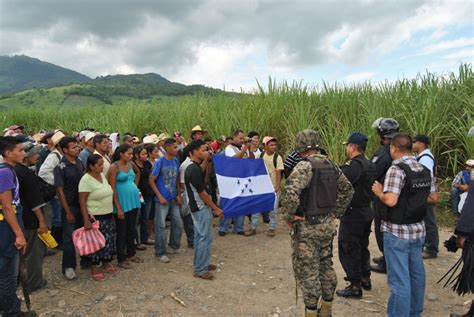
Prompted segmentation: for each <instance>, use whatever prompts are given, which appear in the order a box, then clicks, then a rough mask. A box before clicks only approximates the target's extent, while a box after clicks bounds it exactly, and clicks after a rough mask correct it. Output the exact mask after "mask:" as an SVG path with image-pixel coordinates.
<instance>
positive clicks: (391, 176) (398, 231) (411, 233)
mask: <svg viewBox="0 0 474 317" xmlns="http://www.w3.org/2000/svg"><path fill="white" fill-rule="evenodd" d="M402 162H403V163H405V164H407V165H408V166H409V167H410V168H411V170H412V171H414V172H420V171H422V170H423V165H421V164H420V163H419V162H417V160H416V159H415V158H414V157H413V156H403V157H402V158H400V159H398V160H395V161H393V162H392V166H390V168H389V169H388V171H387V174H386V175H385V181H384V184H383V192H384V193H386V192H391V193H394V194H397V195H400V193H401V192H402V188H403V186H405V178H406V175H405V172H404V171H403V170H402V169H401V168H399V167H398V166H396V165H397V164H399V163H402ZM435 191H436V186H435V180H434V177H433V176H432V180H431V192H435ZM380 230H381V231H382V232H384V231H386V232H390V233H391V234H393V235H395V236H397V237H398V238H400V239H409V240H412V239H419V238H421V237H424V236H425V235H426V230H425V222H424V221H421V222H417V223H412V224H394V223H391V222H389V221H383V220H382V225H381V227H380Z"/></svg>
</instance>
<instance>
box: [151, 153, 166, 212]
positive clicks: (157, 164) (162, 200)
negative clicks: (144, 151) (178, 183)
mask: <svg viewBox="0 0 474 317" xmlns="http://www.w3.org/2000/svg"><path fill="white" fill-rule="evenodd" d="M160 169H161V162H160V161H156V162H155V165H154V166H153V171H152V173H151V175H150V180H149V181H148V183H149V184H150V188H151V190H152V191H153V193H154V194H155V195H156V197H158V200H159V201H160V204H162V205H167V204H168V201H167V200H166V199H165V197H163V195H161V193H160V191H159V190H158V187H157V186H156V180H157V179H158V176H159V175H160Z"/></svg>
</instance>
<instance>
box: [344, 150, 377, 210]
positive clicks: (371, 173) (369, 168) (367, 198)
mask: <svg viewBox="0 0 474 317" xmlns="http://www.w3.org/2000/svg"><path fill="white" fill-rule="evenodd" d="M352 161H355V162H357V163H358V164H360V167H361V172H360V177H359V180H358V181H357V182H356V183H355V184H353V185H352V186H353V187H354V196H353V197H352V201H351V203H350V206H351V207H353V208H366V207H370V203H371V201H372V198H373V194H372V185H373V183H374V181H375V178H376V170H375V164H374V163H372V162H371V161H369V160H368V159H367V158H365V157H364V156H363V155H360V156H357V157H355V158H353V159H352Z"/></svg>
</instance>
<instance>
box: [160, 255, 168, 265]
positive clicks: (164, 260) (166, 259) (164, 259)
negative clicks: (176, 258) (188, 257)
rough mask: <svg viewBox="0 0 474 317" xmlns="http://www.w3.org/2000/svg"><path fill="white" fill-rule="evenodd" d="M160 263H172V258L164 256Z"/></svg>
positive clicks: (161, 257)
mask: <svg viewBox="0 0 474 317" xmlns="http://www.w3.org/2000/svg"><path fill="white" fill-rule="evenodd" d="M160 262H163V263H170V258H169V257H167V256H166V255H162V256H160Z"/></svg>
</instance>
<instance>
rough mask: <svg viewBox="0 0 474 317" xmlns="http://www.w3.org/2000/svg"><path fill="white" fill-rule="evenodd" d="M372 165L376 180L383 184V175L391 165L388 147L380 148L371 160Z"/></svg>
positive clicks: (387, 145)
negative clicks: (373, 165) (375, 172)
mask: <svg viewBox="0 0 474 317" xmlns="http://www.w3.org/2000/svg"><path fill="white" fill-rule="evenodd" d="M372 163H374V164H375V167H376V170H377V175H376V180H377V181H378V182H379V183H381V184H383V180H384V178H385V174H386V173H387V171H388V169H389V168H390V166H391V165H392V157H391V156H390V145H389V144H385V145H383V146H382V147H380V148H379V149H378V150H377V151H376V152H375V153H374V156H373V158H372Z"/></svg>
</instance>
